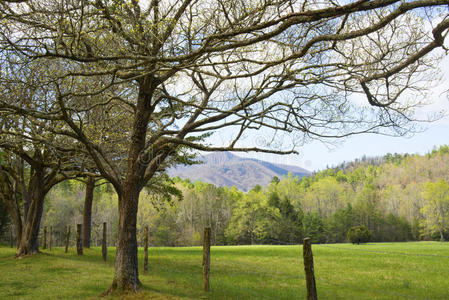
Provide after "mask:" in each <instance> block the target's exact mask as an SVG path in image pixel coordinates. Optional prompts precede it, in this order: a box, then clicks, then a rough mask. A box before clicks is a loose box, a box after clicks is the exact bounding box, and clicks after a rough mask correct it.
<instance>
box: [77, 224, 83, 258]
mask: <svg viewBox="0 0 449 300" xmlns="http://www.w3.org/2000/svg"><path fill="white" fill-rule="evenodd" d="M81 230H82V224H76V253H78V255H83V241H82V239H81Z"/></svg>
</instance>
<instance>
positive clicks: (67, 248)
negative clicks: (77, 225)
mask: <svg viewBox="0 0 449 300" xmlns="http://www.w3.org/2000/svg"><path fill="white" fill-rule="evenodd" d="M69 241H70V225H67V232H66V234H65V253H67V252H68V251H69Z"/></svg>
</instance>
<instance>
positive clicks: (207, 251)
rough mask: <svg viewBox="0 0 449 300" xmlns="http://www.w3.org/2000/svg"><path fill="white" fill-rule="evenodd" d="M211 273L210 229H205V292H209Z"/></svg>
mask: <svg viewBox="0 0 449 300" xmlns="http://www.w3.org/2000/svg"><path fill="white" fill-rule="evenodd" d="M209 272H210V227H206V228H204V236H203V291H205V292H208V291H209V288H210V286H209Z"/></svg>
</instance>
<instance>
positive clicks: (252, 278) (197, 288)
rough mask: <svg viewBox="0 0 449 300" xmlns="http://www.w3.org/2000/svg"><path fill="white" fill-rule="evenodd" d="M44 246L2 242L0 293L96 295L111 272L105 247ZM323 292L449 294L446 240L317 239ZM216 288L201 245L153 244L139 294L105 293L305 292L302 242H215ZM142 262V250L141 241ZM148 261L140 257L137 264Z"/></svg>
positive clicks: (226, 295)
mask: <svg viewBox="0 0 449 300" xmlns="http://www.w3.org/2000/svg"><path fill="white" fill-rule="evenodd" d="M84 252H85V255H84V256H81V257H78V256H77V255H76V253H75V250H74V249H71V250H70V251H69V253H68V254H65V253H64V249H62V248H54V249H53V250H52V251H49V250H45V251H43V253H41V254H38V255H36V256H33V257H27V258H23V259H14V258H13V255H14V249H11V248H6V247H1V248H0V299H33V300H34V299H97V298H98V297H99V295H100V294H101V293H102V292H103V291H105V290H106V289H107V288H108V286H109V284H110V283H111V281H112V277H113V271H114V268H113V256H114V249H113V248H109V252H108V254H109V261H108V262H107V263H105V262H103V261H102V259H101V249H99V248H93V249H85V251H84ZM313 252H314V260H315V274H316V281H317V288H318V296H319V298H320V299H389V300H390V299H449V289H448V286H449V244H446V243H438V242H416V243H391V244H388V243H379V244H367V245H351V244H333V245H313ZM211 253H212V257H211V291H210V292H209V293H204V292H202V291H201V270H202V269H201V260H202V252H201V248H200V247H188V248H163V247H162V248H151V249H150V261H149V266H150V267H149V269H150V272H149V274H148V275H144V274H141V275H140V279H141V281H142V291H141V292H140V293H139V294H138V295H128V296H126V297H122V296H112V297H108V298H107V299H304V298H305V282H304V271H303V270H304V268H303V265H302V263H303V261H302V251H301V247H300V246H236V247H212V250H211ZM139 255H140V261H139V263H141V264H142V263H143V251H142V249H139ZM140 267H141V268H140V269H141V270H142V269H143V267H142V265H141V266H140Z"/></svg>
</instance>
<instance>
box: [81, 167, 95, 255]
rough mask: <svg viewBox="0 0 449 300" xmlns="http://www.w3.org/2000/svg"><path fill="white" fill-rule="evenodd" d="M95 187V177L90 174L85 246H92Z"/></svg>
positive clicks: (86, 203) (84, 213) (84, 233)
mask: <svg viewBox="0 0 449 300" xmlns="http://www.w3.org/2000/svg"><path fill="white" fill-rule="evenodd" d="M94 188H95V180H94V178H93V177H90V176H89V177H87V182H86V194H85V198H84V212H83V247H85V248H90V237H91V231H92V225H91V224H92V200H93V198H94Z"/></svg>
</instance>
